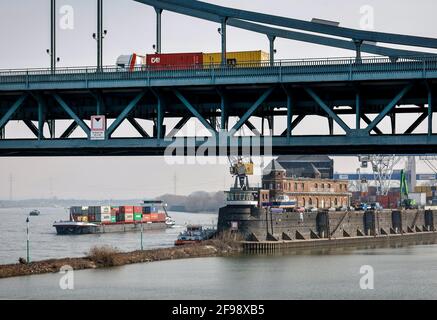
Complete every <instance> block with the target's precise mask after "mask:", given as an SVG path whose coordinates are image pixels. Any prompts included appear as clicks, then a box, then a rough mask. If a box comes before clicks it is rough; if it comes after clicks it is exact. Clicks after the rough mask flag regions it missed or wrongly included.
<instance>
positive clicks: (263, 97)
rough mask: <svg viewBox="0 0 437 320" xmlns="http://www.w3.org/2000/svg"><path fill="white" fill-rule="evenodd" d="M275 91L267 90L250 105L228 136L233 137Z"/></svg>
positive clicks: (272, 89)
mask: <svg viewBox="0 0 437 320" xmlns="http://www.w3.org/2000/svg"><path fill="white" fill-rule="evenodd" d="M274 90H275V88H274V87H272V88H269V89H267V90H266V91H265V92H264V93H263V94H262V95H261V96H260V97H259V98H258V100H257V101H256V102H255V103H254V104H253V105H252V107H250V108H249V110H247V112H246V113H245V114H244V115H243V116H242V117H241V118H240V120H238V122H237V123H236V124H235V125H234V127H233V128H232V129H231V131H230V135H231V136H234V135H235V133H236V132H237V131H238V130H240V128H241V127H242V126H243V125H244V124H245V123H246V121H247V120H249V118H250V117H251V116H252V115H253V113H254V112H255V111H256V110H257V109H258V108H259V106H260V105H261V104H263V103H264V101H266V99H267V98H268V97H269V96H270V94H271V93H272V92H273V91H274Z"/></svg>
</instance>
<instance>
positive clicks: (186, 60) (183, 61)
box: [146, 53, 203, 70]
mask: <svg viewBox="0 0 437 320" xmlns="http://www.w3.org/2000/svg"><path fill="white" fill-rule="evenodd" d="M146 63H147V66H148V67H150V68H152V69H153V70H183V69H192V68H199V69H200V68H203V53H166V54H148V55H147V56H146Z"/></svg>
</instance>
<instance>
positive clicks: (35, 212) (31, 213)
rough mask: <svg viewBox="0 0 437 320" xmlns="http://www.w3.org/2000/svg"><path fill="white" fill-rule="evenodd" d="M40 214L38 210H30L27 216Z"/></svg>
mask: <svg viewBox="0 0 437 320" xmlns="http://www.w3.org/2000/svg"><path fill="white" fill-rule="evenodd" d="M40 214H41V212H40V211H39V210H36V209H35V210H32V211H30V213H29V216H39V215H40Z"/></svg>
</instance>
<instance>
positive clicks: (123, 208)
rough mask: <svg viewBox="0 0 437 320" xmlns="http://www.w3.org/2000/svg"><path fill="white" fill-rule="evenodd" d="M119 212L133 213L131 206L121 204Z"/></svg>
mask: <svg viewBox="0 0 437 320" xmlns="http://www.w3.org/2000/svg"><path fill="white" fill-rule="evenodd" d="M120 213H134V207H133V206H122V207H120Z"/></svg>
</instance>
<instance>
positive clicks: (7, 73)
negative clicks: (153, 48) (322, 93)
mask: <svg viewBox="0 0 437 320" xmlns="http://www.w3.org/2000/svg"><path fill="white" fill-rule="evenodd" d="M390 71H393V72H411V71H416V72H417V71H419V72H420V71H422V72H425V73H426V72H427V71H437V56H430V57H405V58H398V59H396V60H394V59H390V58H386V57H364V58H362V59H361V60H356V58H326V59H300V60H297V59H296V60H276V61H274V62H273V64H272V63H271V62H270V61H247V62H239V63H238V64H236V65H221V64H208V63H205V64H203V65H187V66H162V65H160V66H137V67H134V68H133V69H129V70H128V69H125V68H121V67H117V66H106V67H103V68H101V69H98V68H96V67H67V68H58V69H56V70H55V71H53V70H51V69H46V68H35V69H15V70H0V83H3V84H4V83H29V82H52V81H81V80H91V81H93V80H135V79H160V78H162V79H172V78H174V79H179V78H182V79H183V78H220V77H233V76H244V77H252V76H253V77H256V76H275V77H277V76H281V75H284V74H295V75H314V74H349V75H353V74H356V73H368V72H372V73H378V72H390Z"/></svg>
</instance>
